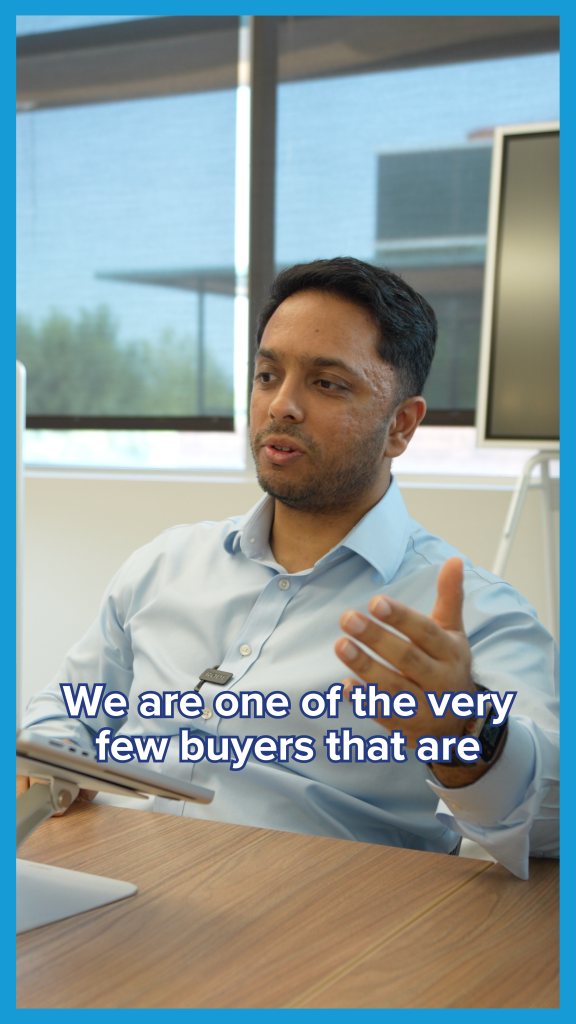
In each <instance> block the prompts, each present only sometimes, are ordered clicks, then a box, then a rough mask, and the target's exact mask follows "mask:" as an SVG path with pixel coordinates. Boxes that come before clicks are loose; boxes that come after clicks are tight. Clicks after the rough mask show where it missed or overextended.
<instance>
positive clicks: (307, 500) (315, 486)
mask: <svg viewBox="0 0 576 1024" xmlns="http://www.w3.org/2000/svg"><path fill="white" fill-rule="evenodd" d="M388 423H389V419H385V420H381V421H380V423H379V424H378V427H377V428H376V430H374V431H373V432H372V433H371V434H368V435H366V436H364V437H362V438H358V439H355V440H353V441H350V442H349V443H348V444H347V445H346V446H345V447H344V448H342V450H341V451H340V452H339V453H338V454H336V455H333V456H330V457H328V458H326V457H323V456H322V450H321V448H320V445H318V444H317V443H316V441H314V439H313V438H312V437H310V435H309V434H307V433H306V432H305V431H304V430H302V429H301V428H300V427H298V426H297V425H296V424H294V426H280V425H277V426H270V427H267V428H265V429H264V430H260V431H259V432H258V433H257V434H256V436H255V437H254V439H253V441H252V455H253V457H254V462H255V463H256V475H257V477H258V483H259V484H260V487H261V488H262V490H263V491H265V492H266V493H267V494H269V495H270V497H272V498H275V499H276V500H277V501H280V502H282V504H283V505H286V506H287V507H288V508H292V509H296V510H297V511H299V512H307V513H314V514H315V515H333V514H334V513H338V512H345V511H347V510H349V509H351V508H353V507H354V506H355V505H357V504H358V502H359V501H360V500H361V499H362V498H363V496H364V495H365V494H366V493H367V492H368V491H369V490H370V488H371V487H372V485H373V484H374V483H375V481H376V479H377V477H378V474H379V473H380V471H381V468H382V459H383V449H384V442H385V439H386V434H387V430H388ZM280 434H286V435H288V436H289V437H292V438H293V439H294V440H295V441H301V442H302V444H303V445H304V446H305V448H306V451H307V457H308V458H310V459H311V460H312V463H313V464H312V466H311V469H310V472H309V473H308V476H307V477H306V478H305V479H304V480H289V479H287V477H286V476H284V474H283V467H281V466H274V465H272V464H270V465H269V467H267V469H266V471H265V472H264V471H261V470H260V468H259V466H258V461H257V457H256V452H257V451H258V450H259V448H260V446H261V445H262V443H263V442H264V441H265V440H266V437H269V436H272V435H274V436H278V435H280Z"/></svg>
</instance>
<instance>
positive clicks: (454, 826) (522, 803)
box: [427, 718, 539, 878]
mask: <svg viewBox="0 0 576 1024" xmlns="http://www.w3.org/2000/svg"><path fill="white" fill-rule="evenodd" d="M527 726H528V723H526V725H524V724H523V723H522V720H521V719H520V718H509V719H508V735H507V737H506V743H505V746H504V749H503V751H502V753H501V755H500V757H499V758H498V760H497V762H496V764H494V765H493V766H492V767H491V768H489V769H488V771H487V772H485V773H484V775H482V776H481V778H480V779H478V780H477V781H476V782H473V783H472V784H471V785H469V786H460V787H458V788H454V789H450V788H447V787H446V786H443V785H442V783H440V782H438V781H437V780H435V781H434V782H432V781H431V780H427V781H428V785H429V786H430V788H431V789H432V790H433V791H434V793H435V794H436V796H438V797H439V798H440V801H439V804H438V807H437V809H436V818H437V819H438V821H440V822H441V823H442V824H443V825H445V826H446V827H447V828H449V829H451V830H452V831H453V832H456V833H457V834H458V835H462V836H464V837H465V838H467V839H471V840H472V841H473V842H475V843H478V844H479V845H480V846H482V847H483V849H485V850H487V851H488V853H490V854H492V856H493V857H495V858H496V860H497V861H499V863H501V864H503V865H504V866H505V867H506V868H508V870H509V871H511V872H512V873H513V874H515V875H518V877H519V878H528V855H529V846H530V844H529V832H530V827H531V825H532V822H533V820H534V815H535V813H536V811H537V808H538V789H539V787H538V786H537V785H536V782H535V775H536V774H537V773H536V761H537V754H536V746H535V743H534V740H533V737H532V734H531V731H530V729H529V728H528V727H527Z"/></svg>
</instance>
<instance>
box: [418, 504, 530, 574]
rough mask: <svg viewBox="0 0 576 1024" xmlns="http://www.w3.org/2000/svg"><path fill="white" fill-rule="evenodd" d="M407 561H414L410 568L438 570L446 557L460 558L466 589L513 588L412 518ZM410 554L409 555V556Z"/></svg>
mask: <svg viewBox="0 0 576 1024" xmlns="http://www.w3.org/2000/svg"><path fill="white" fill-rule="evenodd" d="M407 554H408V556H409V557H408V562H409V563H414V562H415V563H416V564H412V566H411V568H423V567H424V566H429V567H430V568H431V569H436V570H438V571H439V570H440V567H441V566H442V565H443V564H444V562H445V561H446V560H447V559H448V558H461V559H462V561H463V563H464V576H465V580H466V583H467V589H470V587H473V588H474V587H486V586H491V585H495V584H501V585H504V586H505V587H507V588H508V589H509V590H510V591H513V588H512V587H511V586H510V584H508V583H505V582H504V580H502V579H500V577H499V576H495V575H494V573H492V572H489V571H488V569H484V568H483V567H482V566H479V565H474V564H473V562H471V561H470V559H469V558H468V557H467V556H466V555H465V554H463V553H462V551H459V550H458V548H456V547H454V545H452V544H449V543H448V541H446V540H443V538H442V537H438V536H437V535H436V534H433V533H430V532H429V531H428V530H427V529H426V528H425V527H424V526H422V525H421V524H420V523H417V522H416V521H415V520H412V529H411V532H410V542H409V545H408V549H407ZM410 556H411V557H410Z"/></svg>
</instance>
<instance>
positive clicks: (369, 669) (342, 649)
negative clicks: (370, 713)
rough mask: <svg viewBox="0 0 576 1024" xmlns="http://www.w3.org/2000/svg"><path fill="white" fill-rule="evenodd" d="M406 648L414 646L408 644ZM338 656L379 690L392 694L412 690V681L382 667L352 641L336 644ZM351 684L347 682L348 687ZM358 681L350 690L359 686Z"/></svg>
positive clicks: (353, 683)
mask: <svg viewBox="0 0 576 1024" xmlns="http://www.w3.org/2000/svg"><path fill="white" fill-rule="evenodd" d="M406 646H412V645H408V644H406ZM335 650H336V654H337V655H338V657H339V658H340V660H341V661H343V662H344V664H345V665H348V667H349V668H351V669H352V671H353V672H356V674H357V675H359V676H360V677H361V678H362V679H363V680H364V682H366V683H375V685H376V686H378V688H379V689H385V690H387V692H388V693H390V694H395V693H400V692H401V691H402V692H405V691H407V690H412V689H413V687H412V685H411V681H410V680H409V679H407V678H405V676H403V675H400V674H399V673H398V672H395V671H394V669H391V668H386V666H385V665H381V664H380V662H379V661H376V660H375V659H374V658H371V657H370V655H368V654H366V652H365V651H363V650H362V649H361V648H360V647H357V646H356V644H353V643H352V642H351V641H350V640H345V639H344V638H342V639H340V640H338V641H337V642H336V647H335ZM349 683H350V680H346V685H347V684H349ZM358 685H360V684H359V683H358V680H357V679H354V680H353V682H352V683H351V685H350V686H348V690H349V689H351V687H352V686H358Z"/></svg>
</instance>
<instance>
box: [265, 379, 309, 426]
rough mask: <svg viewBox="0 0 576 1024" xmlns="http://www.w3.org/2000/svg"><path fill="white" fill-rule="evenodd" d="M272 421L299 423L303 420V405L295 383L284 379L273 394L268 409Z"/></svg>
mask: <svg viewBox="0 0 576 1024" xmlns="http://www.w3.org/2000/svg"><path fill="white" fill-rule="evenodd" d="M268 411H269V414H270V416H271V418H272V419H273V420H291V421H292V422H293V423H301V422H302V420H303V419H304V405H303V401H302V396H301V394H300V393H299V388H298V385H297V383H296V382H295V381H293V380H290V378H289V377H286V378H285V379H284V380H283V381H282V384H281V386H280V387H279V388H278V390H277V391H276V392H275V393H274V395H273V397H272V399H271V401H270V405H269V408H268Z"/></svg>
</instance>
